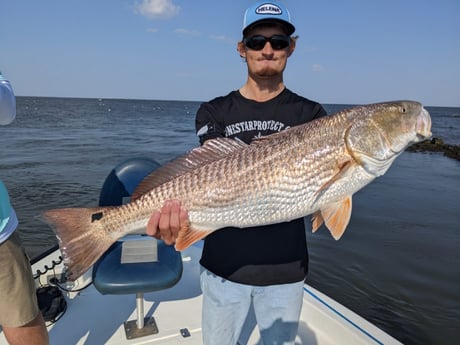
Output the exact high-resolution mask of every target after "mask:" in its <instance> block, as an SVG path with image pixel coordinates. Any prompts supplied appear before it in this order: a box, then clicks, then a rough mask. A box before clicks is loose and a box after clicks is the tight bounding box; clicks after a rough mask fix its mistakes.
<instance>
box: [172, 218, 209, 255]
mask: <svg viewBox="0 0 460 345" xmlns="http://www.w3.org/2000/svg"><path fill="white" fill-rule="evenodd" d="M210 233H211V231H207V230H195V229H193V228H192V227H190V223H188V224H186V225H185V226H183V227H181V229H180V230H179V235H178V237H177V239H176V244H175V246H174V247H175V248H176V250H178V251H182V250H184V249H187V248H188V247H190V246H191V245H192V244H194V243H195V242H198V241H199V240H202V239H203V238H205V237H206V236H207V235H209V234H210Z"/></svg>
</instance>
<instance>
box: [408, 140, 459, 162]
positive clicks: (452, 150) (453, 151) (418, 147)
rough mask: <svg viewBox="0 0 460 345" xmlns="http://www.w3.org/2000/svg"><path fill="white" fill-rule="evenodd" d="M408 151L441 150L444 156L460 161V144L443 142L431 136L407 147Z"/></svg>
mask: <svg viewBox="0 0 460 345" xmlns="http://www.w3.org/2000/svg"><path fill="white" fill-rule="evenodd" d="M407 151H409V152H442V153H443V154H444V156H446V157H449V158H452V159H455V160H458V161H460V146H458V145H450V144H446V143H444V141H443V140H442V139H440V138H432V139H428V140H425V141H422V142H420V143H417V144H414V145H411V146H409V147H408V148H407Z"/></svg>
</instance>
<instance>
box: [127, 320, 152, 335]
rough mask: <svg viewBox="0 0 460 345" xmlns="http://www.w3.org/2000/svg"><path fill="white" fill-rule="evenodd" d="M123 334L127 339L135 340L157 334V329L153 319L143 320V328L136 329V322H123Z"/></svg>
mask: <svg viewBox="0 0 460 345" xmlns="http://www.w3.org/2000/svg"><path fill="white" fill-rule="evenodd" d="M124 326H125V333H126V338H127V339H135V338H139V337H145V336H146V335H152V334H157V333H158V327H157V324H156V322H155V319H154V318H153V317H146V318H144V327H142V328H137V320H131V321H125V322H124Z"/></svg>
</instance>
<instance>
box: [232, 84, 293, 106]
mask: <svg viewBox="0 0 460 345" xmlns="http://www.w3.org/2000/svg"><path fill="white" fill-rule="evenodd" d="M284 89H285V86H284V83H283V80H279V81H274V80H265V81H264V80H259V81H257V82H256V81H255V80H253V79H250V78H249V79H248V80H247V81H246V84H244V85H243V86H242V87H241V88H240V90H239V91H240V94H241V95H242V96H243V97H245V98H247V99H251V100H253V101H256V102H266V101H269V100H271V99H273V98H275V97H276V96H278V95H279V94H280V93H281V92H283V90H284Z"/></svg>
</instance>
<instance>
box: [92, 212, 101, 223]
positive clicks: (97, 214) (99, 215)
mask: <svg viewBox="0 0 460 345" xmlns="http://www.w3.org/2000/svg"><path fill="white" fill-rule="evenodd" d="M102 217H104V213H102V212H97V213H93V214H92V215H91V223H94V222H95V221H96V220H101V219H102Z"/></svg>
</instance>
